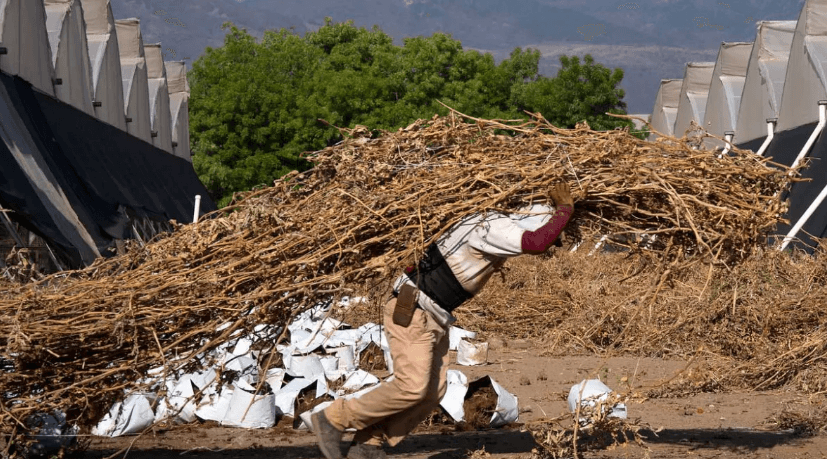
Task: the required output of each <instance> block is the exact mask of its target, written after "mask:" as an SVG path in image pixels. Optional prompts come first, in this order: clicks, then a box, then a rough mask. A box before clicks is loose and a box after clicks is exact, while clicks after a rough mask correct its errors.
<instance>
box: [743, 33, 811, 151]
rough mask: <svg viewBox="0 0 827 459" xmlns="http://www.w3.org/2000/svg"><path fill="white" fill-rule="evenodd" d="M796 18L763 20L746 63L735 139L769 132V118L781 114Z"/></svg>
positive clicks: (760, 135) (746, 140)
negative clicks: (793, 19) (790, 19)
mask: <svg viewBox="0 0 827 459" xmlns="http://www.w3.org/2000/svg"><path fill="white" fill-rule="evenodd" d="M795 25H796V21H762V22H759V23H758V24H757V28H758V32H757V34H756V36H755V43H753V45H752V51H751V52H750V56H749V64H748V65H747V74H746V78H745V80H744V91H743V93H742V95H741V106H740V107H739V109H738V124H737V126H736V128H735V138H734V142H735V143H744V142H748V141H750V140H754V139H757V138H760V137H764V136H766V135H767V119H769V118H778V110H779V109H780V108H781V94H782V91H783V90H784V78H786V74H787V61H788V59H789V57H790V46H791V45H792V41H793V34H794V32H795Z"/></svg>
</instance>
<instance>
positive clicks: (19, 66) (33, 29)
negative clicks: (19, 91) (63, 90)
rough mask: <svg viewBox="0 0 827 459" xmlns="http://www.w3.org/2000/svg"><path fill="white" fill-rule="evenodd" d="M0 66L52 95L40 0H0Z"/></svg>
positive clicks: (43, 10)
mask: <svg viewBox="0 0 827 459" xmlns="http://www.w3.org/2000/svg"><path fill="white" fill-rule="evenodd" d="M0 46H2V47H4V48H6V52H7V54H5V55H2V56H0V70H2V71H4V72H6V73H8V74H10V75H17V76H19V77H20V78H23V79H24V80H26V81H28V82H29V83H31V84H32V86H34V87H35V88H37V89H39V90H41V91H43V92H45V93H46V94H50V95H54V94H55V90H54V86H53V85H52V78H54V68H53V67H52V61H51V51H50V50H49V36H48V33H47V32H46V9H45V8H44V7H43V2H41V1H31V0H0Z"/></svg>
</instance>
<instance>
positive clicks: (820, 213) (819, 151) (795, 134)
mask: <svg viewBox="0 0 827 459" xmlns="http://www.w3.org/2000/svg"><path fill="white" fill-rule="evenodd" d="M816 124H817V123H810V124H807V125H804V126H800V127H797V128H795V129H790V130H788V131H784V132H781V133H778V134H775V137H774V138H773V141H772V144H771V145H770V148H769V150H770V154H771V155H772V156H773V160H774V161H776V162H780V163H782V164H785V165H787V166H790V165H792V163H793V161H795V158H796V157H797V156H798V154H799V153H800V152H801V149H802V148H804V145H805V144H806V143H807V139H809V138H810V135H812V133H813V130H814V129H815V127H816ZM773 146H774V147H773ZM805 158H807V161H808V163H809V165H808V166H807V167H806V168H805V169H803V170H801V177H802V178H805V179H810V181H808V182H796V183H794V184H793V186H792V188H790V191H789V193H788V194H787V195H786V196H785V197H786V198H787V199H789V201H790V208H789V210H788V211H787V214H786V215H785V218H787V219H788V220H789V224H780V225H778V228H777V233H778V234H779V235H780V236H782V237H783V236H785V235H786V234H787V233H789V231H790V229H791V228H792V227H793V226H794V225H795V224H796V222H798V220H799V219H800V218H801V216H802V215H803V214H804V212H805V211H806V210H807V208H808V207H810V205H811V204H812V203H813V201H814V200H815V199H816V197H818V195H819V193H821V190H823V189H824V187H825V186H827V135H825V134H824V132H823V131H822V133H821V134H820V135H819V136H818V138H817V139H816V141H815V143H813V146H812V147H811V148H810V151H809V154H808V155H807V156H806V157H805ZM811 236H813V237H817V238H823V237H826V236H827V200H825V201H824V202H822V203H821V204H820V205H819V206H818V208H817V209H816V210H815V212H814V213H813V214H812V216H811V217H810V218H809V219H808V220H807V222H806V223H805V224H804V226H803V227H802V228H801V230H800V231H799V232H798V234H797V235H796V238H798V239H799V240H800V241H796V240H793V241H792V242H791V243H790V245H789V246H788V247H798V248H802V249H804V250H806V251H808V252H812V251H813V248H812V246H814V245H815V244H816V241H814V240H813V238H812V237H811Z"/></svg>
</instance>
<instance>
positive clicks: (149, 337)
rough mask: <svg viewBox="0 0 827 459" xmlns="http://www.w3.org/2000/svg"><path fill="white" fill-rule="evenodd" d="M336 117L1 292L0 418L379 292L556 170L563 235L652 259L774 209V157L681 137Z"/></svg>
mask: <svg viewBox="0 0 827 459" xmlns="http://www.w3.org/2000/svg"><path fill="white" fill-rule="evenodd" d="M344 131H345V132H346V133H347V134H348V135H352V136H353V137H351V138H348V139H347V140H345V141H344V142H342V143H340V144H338V145H336V146H333V147H330V148H327V149H325V150H322V151H319V152H315V153H313V154H310V155H309V156H308V158H309V159H310V160H311V161H313V162H314V164H315V167H314V168H313V169H311V170H309V171H307V172H305V173H293V174H289V175H287V176H285V177H284V178H283V179H281V180H278V181H276V182H275V184H274V185H273V186H272V187H268V188H265V189H261V190H257V191H254V192H250V193H247V194H244V195H241V196H239V197H238V200H237V201H236V202H234V203H233V204H232V205H231V206H230V207H228V208H226V209H223V210H222V211H219V212H217V213H214V214H213V215H210V216H208V217H206V218H203V219H202V221H201V222H199V223H198V224H196V225H187V226H183V225H178V227H177V229H176V231H175V232H174V233H173V234H170V235H168V236H165V237H161V238H159V239H158V240H155V241H152V242H151V243H149V244H147V245H146V246H145V247H132V248H131V249H130V250H129V251H128V252H127V253H126V254H124V255H122V256H118V257H114V258H110V259H105V260H99V261H97V262H96V263H94V264H93V265H92V266H90V267H89V268H87V269H84V270H81V271H76V272H70V273H61V274H57V275H53V276H50V277H48V278H46V279H43V280H40V281H38V282H36V283H30V284H26V285H23V286H9V287H8V288H7V289H5V290H4V291H3V292H2V293H0V358H2V359H4V361H5V362H6V363H8V364H9V365H12V366H13V369H12V370H9V371H3V372H0V397H2V398H0V426H2V427H0V432H1V433H2V434H4V435H15V436H19V435H22V434H24V433H26V432H27V427H26V426H27V419H29V417H30V416H32V415H33V414H35V413H39V412H46V413H48V412H51V411H52V410H55V409H61V410H63V411H64V412H65V413H66V415H67V419H68V421H69V422H70V423H77V424H78V425H80V426H82V427H83V428H84V429H88V428H89V427H90V426H91V425H93V424H94V423H95V422H97V421H98V419H100V417H101V416H102V415H103V413H104V411H105V410H106V409H108V407H109V406H110V405H111V404H112V403H113V402H114V401H116V400H117V399H120V398H122V397H123V393H124V389H140V388H141V386H140V384H139V383H137V382H136V381H138V380H139V379H140V378H141V377H142V376H143V375H145V374H147V370H149V369H151V368H154V367H158V366H164V367H165V368H166V371H168V372H175V371H181V370H193V369H195V368H197V367H199V366H203V365H206V364H209V362H208V361H207V355H208V354H207V353H208V351H209V350H211V349H213V348H215V347H216V346H218V345H220V344H222V343H225V342H227V341H228V340H230V339H232V338H233V337H234V336H238V334H239V333H242V332H248V331H250V330H252V329H253V327H255V326H256V325H257V324H262V323H266V324H273V325H275V326H278V327H281V326H284V325H285V324H286V323H287V322H288V320H289V319H290V317H291V316H292V315H293V314H295V313H296V312H297V311H300V310H302V309H303V308H306V307H309V306H310V305H312V304H313V303H315V302H316V301H319V300H321V299H327V298H329V297H331V296H332V297H337V296H342V295H350V294H357V293H361V294H367V295H369V296H370V297H371V298H373V299H374V300H375V301H381V298H382V297H383V295H384V294H385V293H386V292H385V291H384V290H383V289H384V288H386V282H387V280H388V279H389V278H390V276H392V275H394V274H395V273H397V272H399V271H398V270H399V268H400V267H401V266H403V265H404V264H407V263H411V262H412V261H414V260H415V259H416V258H417V256H418V255H419V254H420V253H422V251H423V250H424V248H425V247H426V245H427V244H428V243H430V242H431V241H433V240H435V239H436V238H437V237H439V236H440V235H441V234H442V233H443V232H444V231H445V230H446V229H447V228H448V227H449V226H450V225H451V224H453V223H455V222H457V221H458V220H459V219H461V218H463V217H465V216H467V215H468V214H471V213H477V212H494V211H514V210H516V209H518V208H520V207H522V206H524V205H526V204H528V203H531V202H547V201H548V191H549V190H550V188H551V186H552V184H554V183H555V182H557V181H559V180H565V181H567V182H568V183H569V184H570V185H571V187H572V189H573V192H574V195H575V200H576V211H575V215H574V217H573V221H572V222H571V223H570V225H569V229H568V236H567V237H569V238H571V239H572V240H581V241H588V240H590V238H594V237H596V236H600V235H604V234H606V235H610V236H611V240H612V241H614V243H616V244H624V245H627V246H630V247H637V246H638V244H639V243H640V242H645V244H646V245H647V251H646V252H642V253H646V254H650V255H651V257H652V259H653V260H655V261H657V260H663V261H664V263H663V264H662V265H659V266H661V267H662V271H669V270H674V269H676V268H677V267H680V266H686V265H692V264H697V263H699V262H703V263H712V264H715V263H719V264H720V263H731V262H734V261H737V260H741V259H744V258H745V257H747V256H748V255H749V254H750V253H752V252H753V251H754V249H755V247H756V246H760V245H761V244H762V243H763V237H764V235H765V234H766V232H767V231H769V230H770V229H771V228H772V227H773V226H774V225H775V224H776V223H777V222H779V221H780V220H781V216H782V215H783V212H784V205H783V203H782V202H780V201H779V200H778V199H777V198H775V197H774V196H777V195H779V192H780V191H782V190H783V189H785V187H787V186H788V178H787V174H786V172H787V170H786V169H785V168H783V167H781V166H777V165H776V167H771V165H770V164H769V163H768V162H767V160H766V159H762V158H758V157H756V156H754V155H752V154H751V153H750V152H743V151H739V150H736V151H734V152H733V155H732V156H728V157H724V158H720V159H719V158H717V157H716V156H715V155H714V154H713V153H711V152H709V151H703V150H694V149H692V148H691V147H690V146H689V145H688V144H687V143H686V141H685V139H684V140H679V139H666V140H663V141H659V142H656V143H652V142H646V141H643V140H639V139H637V138H635V137H632V136H630V135H629V134H628V133H626V132H623V131H609V132H595V131H592V130H590V129H589V128H588V126H586V125H582V126H578V127H577V128H576V129H573V130H565V129H558V128H555V127H554V126H552V125H550V124H548V123H547V122H546V121H544V120H543V119H541V118H537V119H534V120H532V121H528V122H522V123H515V122H503V121H496V120H481V119H471V118H468V117H464V116H462V115H461V114H458V113H456V112H451V113H450V114H449V115H448V116H444V117H438V116H437V117H434V118H433V119H430V120H420V121H417V122H415V123H413V124H412V125H410V126H408V127H406V128H404V129H400V130H398V131H397V132H388V133H384V134H383V135H382V136H381V137H379V138H376V139H370V138H366V137H358V135H359V133H363V132H365V131H364V130H362V129H357V130H353V131H348V130H344ZM506 131H508V132H510V133H512V134H514V135H513V136H509V135H504V133H505V132H506ZM644 234H645V235H649V236H652V235H655V236H656V237H655V238H654V239H652V238H651V237H648V238H643V239H642V235H644ZM644 239H645V240H644ZM658 263H659V261H658ZM666 277H667V276H665V275H664V277H663V279H666ZM662 282H663V281H662ZM225 324H228V326H226V327H221V326H222V325H225ZM220 327H221V328H220Z"/></svg>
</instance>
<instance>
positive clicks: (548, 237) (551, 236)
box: [521, 182, 574, 255]
mask: <svg viewBox="0 0 827 459" xmlns="http://www.w3.org/2000/svg"><path fill="white" fill-rule="evenodd" d="M549 194H550V195H551V199H552V201H554V205H555V206H556V209H555V212H554V216H553V217H551V220H549V221H548V223H546V224H545V225H543V226H541V227H539V228H537V229H536V230H534V231H526V232H525V233H523V237H522V240H521V246H522V249H523V253H530V254H534V255H536V254H540V253H543V252H545V251H546V250H548V248H549V247H551V244H553V243H554V240H555V239H557V236H559V235H560V233H561V232H562V231H563V228H564V227H565V226H566V223H568V222H569V219H571V214H573V213H574V200H573V199H572V198H571V191H570V190H569V186H568V184H567V183H566V182H558V183H556V184H555V185H554V188H552V190H551V193H549Z"/></svg>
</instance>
